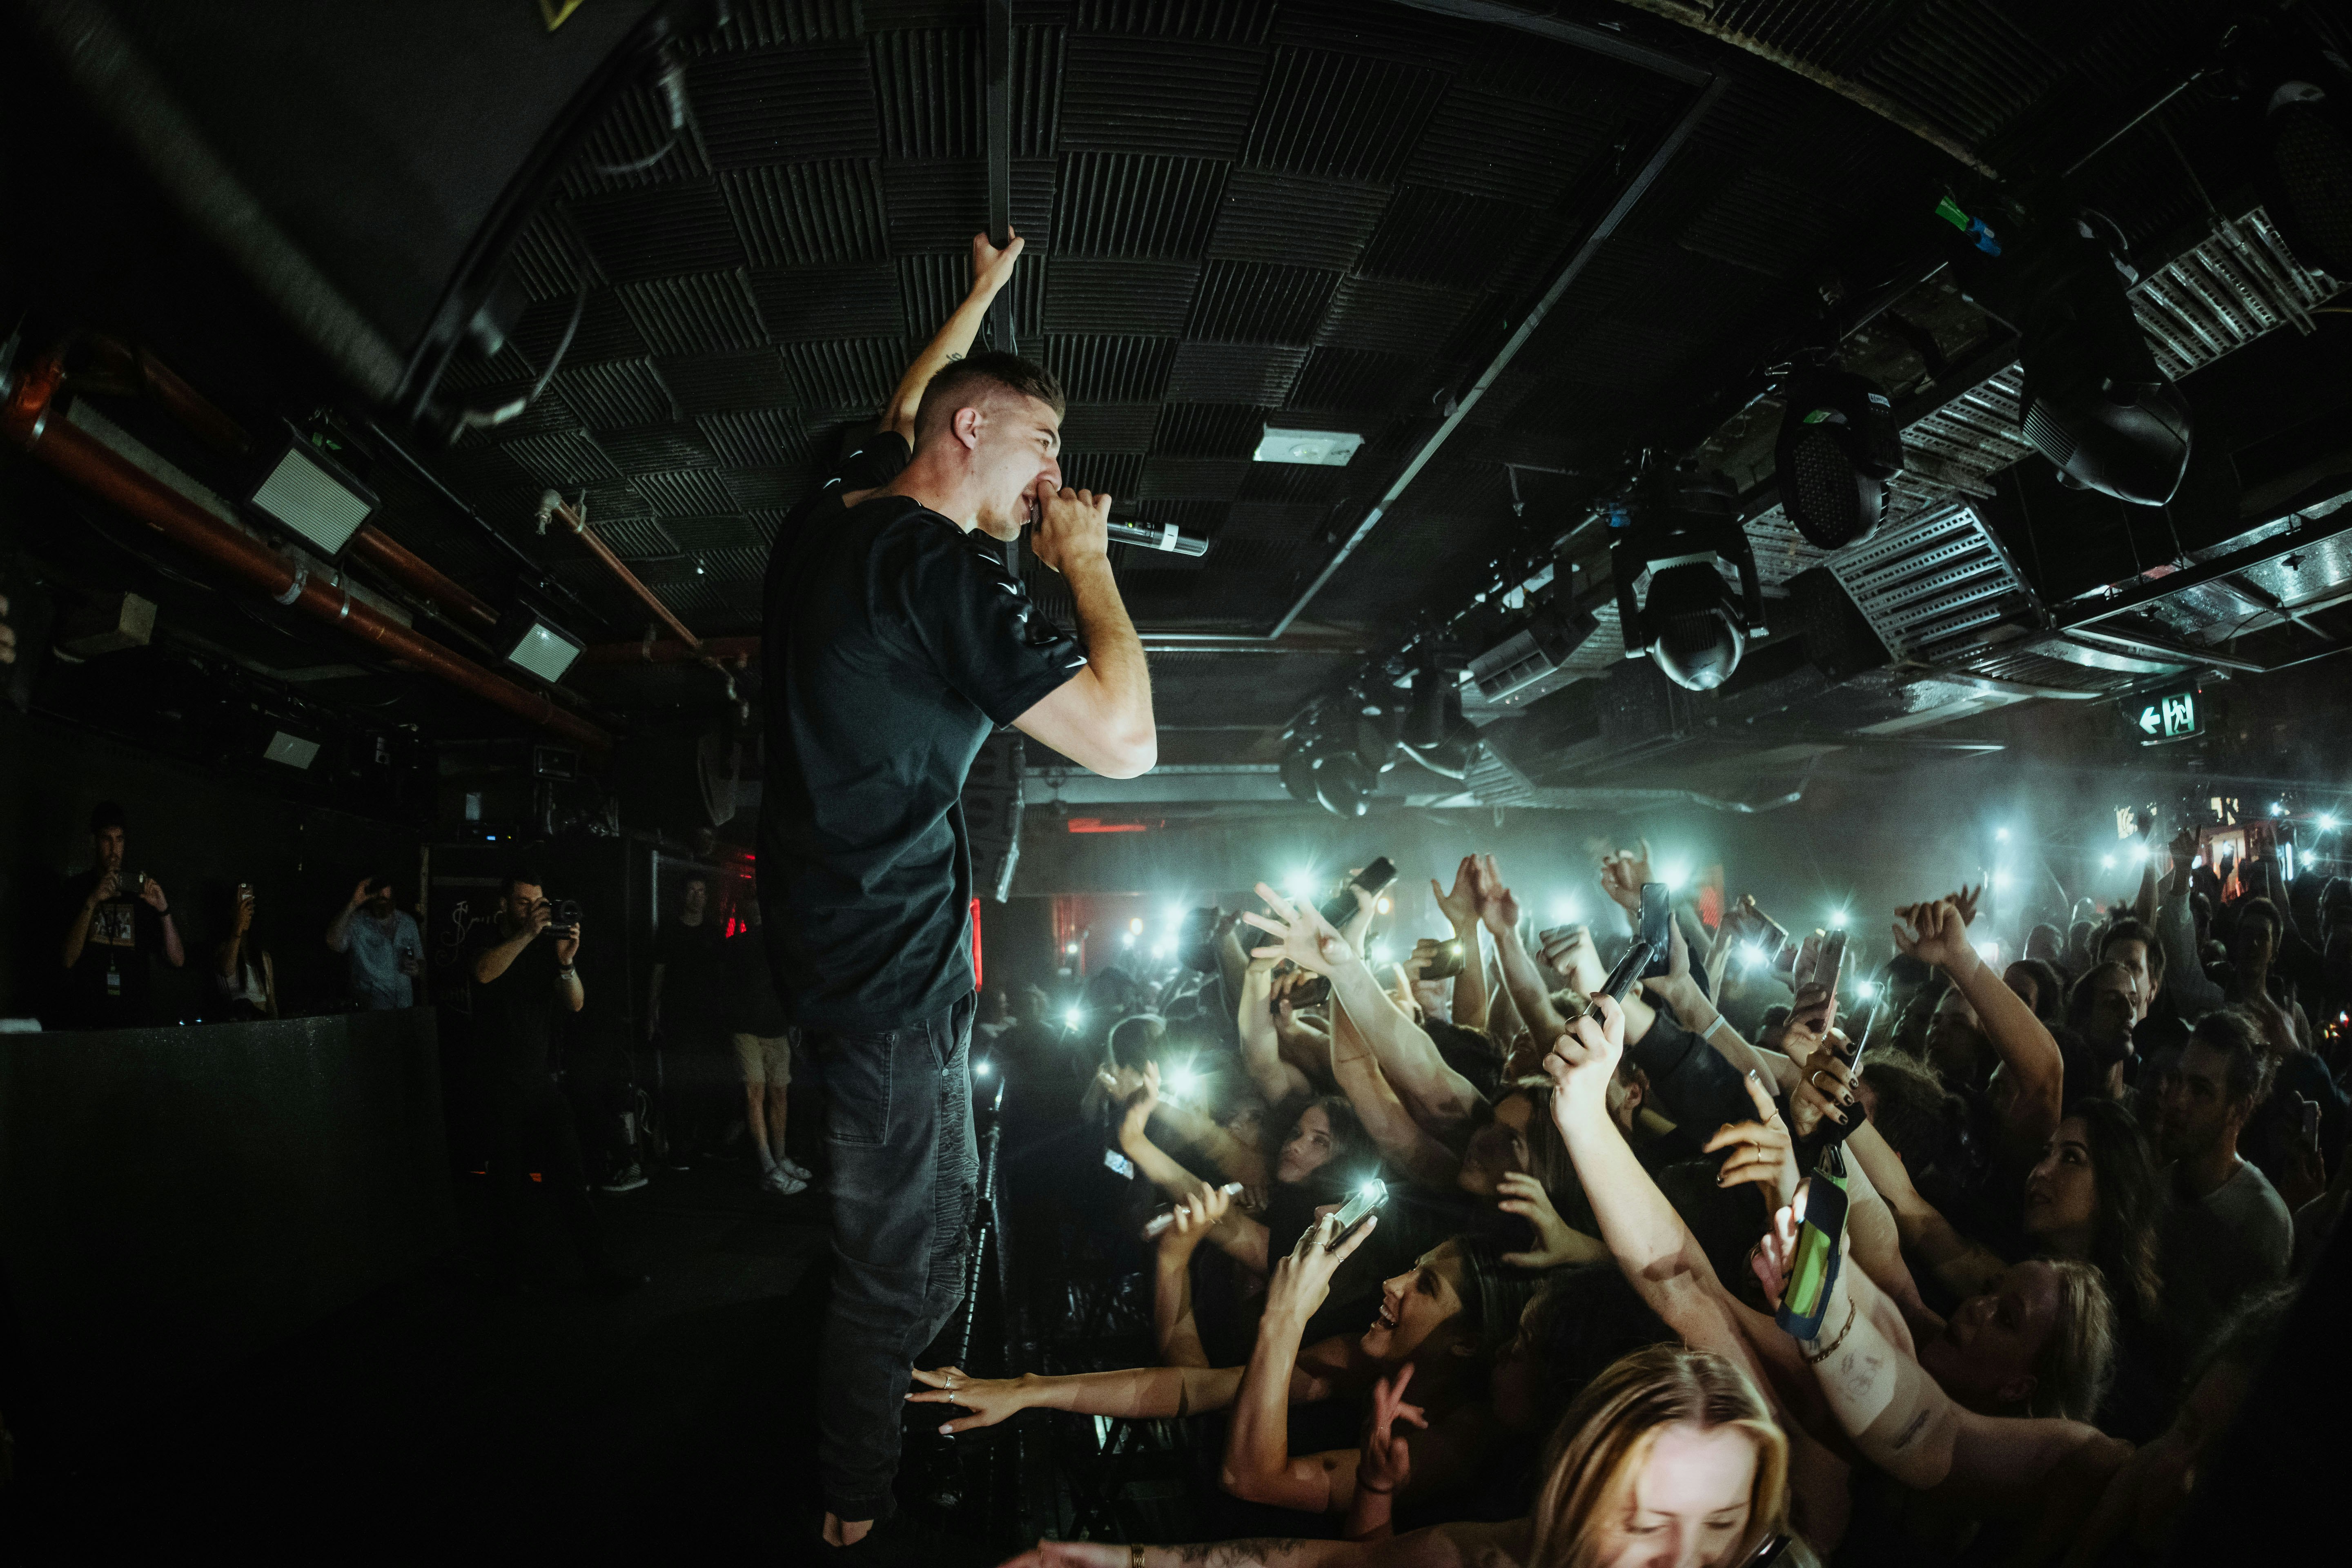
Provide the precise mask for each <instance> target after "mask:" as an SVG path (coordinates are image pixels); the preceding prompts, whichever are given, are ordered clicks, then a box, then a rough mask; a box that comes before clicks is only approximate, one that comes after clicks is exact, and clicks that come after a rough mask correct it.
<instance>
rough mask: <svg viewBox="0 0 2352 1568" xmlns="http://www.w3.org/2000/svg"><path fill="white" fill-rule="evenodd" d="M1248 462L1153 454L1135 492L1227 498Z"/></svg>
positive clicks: (1238, 459) (1230, 496)
mask: <svg viewBox="0 0 2352 1568" xmlns="http://www.w3.org/2000/svg"><path fill="white" fill-rule="evenodd" d="M1249 466H1250V465H1249V459H1248V458H1161V457H1154V458H1151V460H1150V462H1148V463H1146V464H1145V465H1144V468H1143V483H1142V486H1141V488H1140V489H1139V490H1138V491H1137V493H1138V494H1139V495H1144V496H1179V497H1200V498H1203V499H1206V500H1231V499H1232V497H1233V494H1234V491H1235V490H1237V489H1240V488H1241V483H1242V479H1243V478H1244V476H1245V475H1246V474H1247V473H1248V471H1249Z"/></svg>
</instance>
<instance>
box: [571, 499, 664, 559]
mask: <svg viewBox="0 0 2352 1568" xmlns="http://www.w3.org/2000/svg"><path fill="white" fill-rule="evenodd" d="M588 515H589V526H590V527H591V528H593V529H594V530H595V532H596V537H597V538H599V539H601V540H603V541H604V542H605V543H607V544H609V545H611V546H612V547H613V553H614V554H615V555H617V556H619V557H620V558H621V559H622V560H624V561H631V560H637V559H641V558H643V557H645V556H648V555H669V554H674V553H675V552H677V541H676V540H674V539H672V538H670V536H669V535H668V534H667V533H665V532H663V531H662V525H661V524H660V523H658V522H656V521H654V520H653V519H652V518H650V517H611V518H608V517H599V516H597V515H596V512H595V510H594V508H593V506H592V507H591V508H590V510H589V514H588Z"/></svg>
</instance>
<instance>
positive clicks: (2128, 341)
mask: <svg viewBox="0 0 2352 1568" xmlns="http://www.w3.org/2000/svg"><path fill="white" fill-rule="evenodd" d="M2033 216H2034V222H2033V224H2032V229H2031V231H2030V232H2029V235H2028V237H2027V243H2026V245H2025V246H2024V247H2023V250H2024V255H2023V258H2022V263H2023V264H2022V268H2021V276H2020V278H2019V279H2018V283H2019V288H2020V300H2019V304H2018V323H2017V325H2018V331H2019V333H2020V335H2021V339H2022V342H2021V343H2020V345H2019V353H2018V357H2019V359H2020V361H2021V363H2022V364H2023V366H2024V381H2025V391H2024V395H2023V397H2022V398H2021V399H2020V402H2019V408H2018V414H2019V417H2020V423H2021V424H2022V425H2023V426H2024V430H2025V438H2026V440H2027V441H2029V442H2030V443H2032V446H2033V447H2034V449H2035V450H2036V451H2038V452H2040V453H2041V454H2042V456H2043V457H2045V458H2049V459H2050V460H2051V461H2052V462H2053V463H2054V464H2056V465H2057V467H2058V473H2059V477H2060V478H2061V479H2063V480H2064V481H2065V482H2066V483H2068V484H2070V485H2072V486H2074V488H2075V489H2094V490H2097V491H2099V492H2101V493H2102V494H2104V495H2111V496H2114V497H2115V498H2116V500H2125V501H2131V502H2134V503H2136V504H2137V505H2140V506H2162V505H2163V504H2164V503H2165V502H2167V501H2168V500H2171V499H2172V496H2173V492H2174V491H2176V490H2178V489H2179V488H2180V479H2181V476H2182V475H2183V474H2184V473H2186V472H2187V471H2188V468H2189V404H2188V401H2187V399H2185V398H2183V397H2182V396H2181V395H2180V389H2179V388H2178V387H2176V386H2174V385H2173V384H2172V383H2170V382H2169V381H2167V380H2166V379H2165V378H2164V375H2163V373H2162V372H2160V371H2158V369H2157V366H2156V356H2155V354H2154V353H2150V352H2149V349H2148V346H2147V338H2146V337H2145V336H2143V335H2142V334H2141V332H2140V330H2139V320H2138V318H2137V317H2136V316H2135V315H2133V313H2132V307H2131V299H2130V297H2129V295H2127V294H2126V292H2125V290H2126V288H2127V287H2128V286H2129V285H2130V284H2131V283H2134V282H2137V280H2138V274H2137V272H2135V271H2134V270H2132V268H2131V266H2130V263H2129V262H2128V261H2127V260H2126V258H2125V255H2124V245H2123V237H2122V236H2121V235H2120V234H2119V233H2117V232H2116V230H2115V226H2114V225H2113V224H2112V223H2111V222H2110V221H2109V220H2107V219H2106V218H2105V217H2103V216H2100V215H2098V214H2095V213H2093V212H2090V211H2087V210H2085V209H2084V208H2083V207H2082V206H2081V205H2079V204H2078V203H2076V202H2075V201H2074V200H2073V199H2072V198H2070V197H2067V196H2064V195H2060V194H2058V193H2055V192H2049V193H2045V195H2043V197H2042V200H2041V201H2039V202H2037V203H2035V204H2034V209H2033Z"/></svg>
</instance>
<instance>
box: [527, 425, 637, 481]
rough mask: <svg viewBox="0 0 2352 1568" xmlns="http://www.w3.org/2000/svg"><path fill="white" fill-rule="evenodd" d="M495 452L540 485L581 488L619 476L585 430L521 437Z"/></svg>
mask: <svg viewBox="0 0 2352 1568" xmlns="http://www.w3.org/2000/svg"><path fill="white" fill-rule="evenodd" d="M499 450H500V451H503V452H504V453H506V455H507V456H508V457H509V458H513V459H514V460H515V461H516V462H518V463H520V464H521V465H522V466H523V468H524V469H525V471H527V472H528V473H530V476H531V477H532V478H533V479H538V480H539V481H540V482H541V483H542V484H550V485H576V484H583V483H585V482H587V481H588V480H590V479H618V478H619V477H620V474H621V470H620V469H619V468H615V467H614V464H613V460H612V459H611V458H608V457H606V456H605V455H604V451H603V450H602V449H601V448H600V447H598V446H597V445H596V443H595V442H594V441H593V440H591V439H589V437H588V432H586V431H585V430H572V431H560V432H551V433H549V434H547V435H544V436H524V437H520V438H518V439H516V440H512V441H508V442H504V443H502V444H501V445H500V447H499Z"/></svg>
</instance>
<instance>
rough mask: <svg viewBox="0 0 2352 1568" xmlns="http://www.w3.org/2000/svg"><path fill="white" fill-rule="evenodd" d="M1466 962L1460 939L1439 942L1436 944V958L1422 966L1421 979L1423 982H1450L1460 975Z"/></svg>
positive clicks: (1466, 958) (1466, 956)
mask: <svg viewBox="0 0 2352 1568" xmlns="http://www.w3.org/2000/svg"><path fill="white" fill-rule="evenodd" d="M1468 961H1469V959H1468V955H1467V954H1466V953H1465V952H1464V950H1463V946H1462V939H1461V938H1459V937H1455V938H1454V939H1453V940H1452V941H1449V942H1439V943H1438V944H1437V956H1436V957H1434V958H1433V959H1431V960H1430V961H1429V962H1428V963H1425V964H1423V965H1422V968H1421V977H1422V978H1423V980H1451V979H1453V978H1454V976H1455V975H1457V974H1459V973H1462V966H1463V964H1465V963H1467V962H1468Z"/></svg>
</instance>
